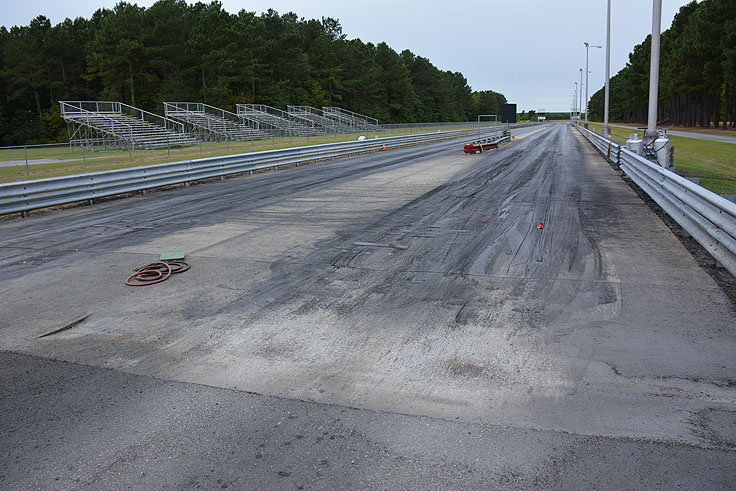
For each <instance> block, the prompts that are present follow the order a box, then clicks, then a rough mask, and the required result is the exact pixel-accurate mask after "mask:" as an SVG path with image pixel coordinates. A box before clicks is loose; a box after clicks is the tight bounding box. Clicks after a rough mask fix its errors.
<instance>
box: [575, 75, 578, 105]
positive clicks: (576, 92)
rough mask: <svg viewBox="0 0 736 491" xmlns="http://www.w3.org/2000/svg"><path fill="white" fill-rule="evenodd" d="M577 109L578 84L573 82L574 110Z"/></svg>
mask: <svg viewBox="0 0 736 491" xmlns="http://www.w3.org/2000/svg"><path fill="white" fill-rule="evenodd" d="M577 108H578V83H577V82H575V109H577Z"/></svg>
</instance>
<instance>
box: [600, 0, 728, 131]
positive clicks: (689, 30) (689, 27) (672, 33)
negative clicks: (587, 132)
mask: <svg viewBox="0 0 736 491" xmlns="http://www.w3.org/2000/svg"><path fill="white" fill-rule="evenodd" d="M651 40H652V37H651V35H650V36H647V38H646V39H645V40H644V42H643V43H642V44H639V45H637V46H635V47H634V50H633V51H632V52H631V53H629V62H628V63H627V64H626V66H625V67H624V68H623V69H622V70H621V71H620V72H618V73H617V74H616V75H615V76H614V77H612V78H611V82H610V85H611V100H610V106H609V111H610V119H611V120H620V121H624V122H644V121H646V119H647V113H648V104H649V67H650V64H649V57H650V52H651ZM603 103H604V89H601V90H599V91H598V92H596V93H595V94H593V97H592V98H591V100H590V106H589V108H590V114H591V117H592V118H593V119H597V120H602V119H603V109H604V108H603ZM658 112H659V114H658V120H659V122H660V123H661V124H669V125H678V126H701V127H704V128H707V127H710V126H711V125H712V126H714V127H719V126H721V127H723V128H726V127H731V128H733V127H734V124H736V0H703V1H701V2H700V3H698V2H695V1H693V2H690V3H689V4H687V5H685V6H683V7H682V8H681V9H680V11H679V12H678V13H677V15H676V16H675V18H674V20H673V21H672V26H671V27H670V28H669V29H667V30H666V31H664V32H663V33H662V36H661V40H660V79H659V101H658Z"/></svg>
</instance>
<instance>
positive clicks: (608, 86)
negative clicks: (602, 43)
mask: <svg viewBox="0 0 736 491" xmlns="http://www.w3.org/2000/svg"><path fill="white" fill-rule="evenodd" d="M607 3H608V13H607V15H606V96H605V102H604V103H603V134H604V135H605V136H608V135H610V134H611V128H610V127H609V126H608V103H609V102H610V100H611V0H608V2H607Z"/></svg>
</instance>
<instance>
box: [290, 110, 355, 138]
mask: <svg viewBox="0 0 736 491" xmlns="http://www.w3.org/2000/svg"><path fill="white" fill-rule="evenodd" d="M287 110H288V112H289V116H290V117H291V118H293V119H297V120H300V121H302V124H305V125H311V126H312V127H314V128H319V129H320V130H321V131H322V132H323V133H344V132H345V130H346V129H347V127H346V126H343V125H342V124H341V123H340V122H339V121H338V120H337V119H332V118H329V117H327V116H325V114H324V113H323V112H322V111H321V110H319V109H316V108H314V107H312V106H287Z"/></svg>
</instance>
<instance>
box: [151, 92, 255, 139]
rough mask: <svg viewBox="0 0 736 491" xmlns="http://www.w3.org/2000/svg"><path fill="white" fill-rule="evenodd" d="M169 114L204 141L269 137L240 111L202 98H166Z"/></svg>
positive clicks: (166, 112)
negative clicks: (183, 99)
mask: <svg viewBox="0 0 736 491" xmlns="http://www.w3.org/2000/svg"><path fill="white" fill-rule="evenodd" d="M164 114H165V115H166V117H167V118H171V119H175V120H177V121H181V122H182V123H184V126H185V128H186V129H187V131H189V132H190V133H194V134H196V135H198V136H199V138H200V140H202V141H249V140H257V139H259V138H268V137H269V135H268V134H266V133H265V132H264V131H262V130H261V129H259V128H258V127H257V125H256V124H255V123H254V122H252V121H250V120H247V119H243V118H240V117H239V116H238V115H237V114H235V113H231V112H229V111H225V110H224V109H220V108H219V107H214V106H210V105H207V104H203V103H201V102H164Z"/></svg>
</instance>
